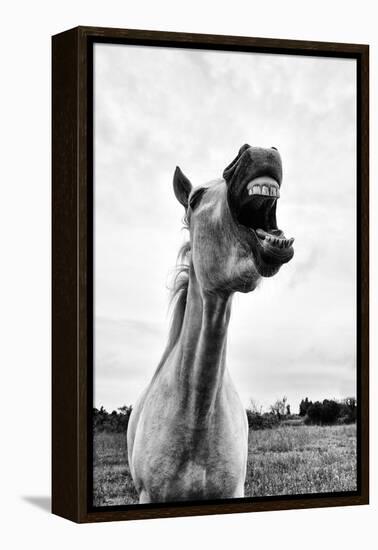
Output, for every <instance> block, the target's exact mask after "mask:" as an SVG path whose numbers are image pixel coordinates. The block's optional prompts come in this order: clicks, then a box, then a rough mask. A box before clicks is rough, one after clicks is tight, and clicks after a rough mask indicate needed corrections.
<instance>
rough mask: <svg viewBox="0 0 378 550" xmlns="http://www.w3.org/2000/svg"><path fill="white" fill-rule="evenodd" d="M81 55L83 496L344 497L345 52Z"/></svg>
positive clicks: (351, 230) (349, 268)
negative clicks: (87, 452) (87, 108)
mask: <svg viewBox="0 0 378 550" xmlns="http://www.w3.org/2000/svg"><path fill="white" fill-rule="evenodd" d="M93 69H94V83H93V124H94V144H93V145H94V164H93V174H94V186H93V190H94V200H93V205H94V206H93V208H94V212H93V214H94V216H93V217H94V250H93V252H94V272H93V282H94V304H93V311H94V320H93V358H94V364H93V409H92V418H91V423H92V437H93V456H92V468H93V471H92V474H93V494H92V503H93V506H94V507H110V506H129V505H135V506H138V505H140V504H156V503H157V504H161V503H182V502H204V501H209V502H214V501H222V500H229V499H254V498H264V497H272V496H276V497H279V496H285V497H287V496H298V495H317V494H322V495H325V494H340V493H342V494H347V493H350V494H351V493H353V492H355V491H356V490H357V427H356V418H357V411H358V406H359V403H358V401H357V378H358V371H357V361H356V355H357V352H356V350H357V347H356V342H357V329H356V320H357V311H356V296H357V293H356V284H357V281H356V269H357V265H356V242H357V239H356V210H357V198H356V196H357V193H356V170H357V158H356V136H357V127H356V116H357V113H356V89H357V81H356V60H355V59H347V58H336V57H334V58H333V57H321V56H318V57H316V56H314V57H311V56H300V55H281V54H273V53H269V54H262V53H242V52H231V51H215V50H214V51H212V50H201V49H186V48H169V47H150V46H149V47H145V46H133V45H127V44H107V43H96V44H95V45H94V58H93Z"/></svg>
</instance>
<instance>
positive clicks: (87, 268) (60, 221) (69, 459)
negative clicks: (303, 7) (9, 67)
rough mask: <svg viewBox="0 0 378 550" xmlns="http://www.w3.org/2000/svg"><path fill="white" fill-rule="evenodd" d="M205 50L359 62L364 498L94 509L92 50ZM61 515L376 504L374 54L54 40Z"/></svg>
mask: <svg viewBox="0 0 378 550" xmlns="http://www.w3.org/2000/svg"><path fill="white" fill-rule="evenodd" d="M104 42H108V43H114V44H132V45H141V46H145V47H148V46H162V47H169V48H192V49H193V48H197V49H211V50H226V51H238V52H259V53H277V54H288V55H299V56H323V57H337V58H353V59H355V60H356V62H357V128H358V131H357V265H358V270H357V271H358V273H357V289H358V290H357V293H358V301H357V333H358V345H357V357H358V373H357V400H358V404H359V406H358V418H357V446H358V452H357V457H358V458H357V469H358V479H357V491H355V492H350V493H328V494H326V493H324V494H317V495H301V496H298V495H295V496H274V497H259V498H252V499H234V500H224V501H214V502H210V501H203V502H196V503H192V502H181V503H169V504H164V505H161V504H159V505H155V504H154V505H152V504H145V505H129V506H107V507H102V508H99V507H97V508H95V507H93V506H92V504H91V502H92V498H91V494H92V493H91V491H92V483H93V479H92V463H91V456H92V418H91V414H92V396H93V346H92V344H93V45H94V44H95V43H104ZM52 119H53V123H52V142H53V149H52V511H53V513H55V514H57V515H59V516H62V517H65V518H68V519H70V520H72V521H75V522H79V523H82V522H97V521H113V520H129V519H145V518H157V517H160V518H162V517H176V516H191V515H206V514H224V513H236V512H257V511H265V510H287V509H293V508H295V509H299V508H317V507H325V506H347V505H359V504H368V502H369V183H368V182H369V47H368V46H367V45H361V44H341V43H326V42H309V41H299V40H279V39H266V38H250V37H240V36H220V35H204V34H188V33H171V32H158V31H147V30H129V29H111V28H97V27H77V28H74V29H71V30H68V31H65V32H62V33H60V34H57V35H55V36H54V37H53V38H52Z"/></svg>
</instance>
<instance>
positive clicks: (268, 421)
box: [247, 409, 280, 430]
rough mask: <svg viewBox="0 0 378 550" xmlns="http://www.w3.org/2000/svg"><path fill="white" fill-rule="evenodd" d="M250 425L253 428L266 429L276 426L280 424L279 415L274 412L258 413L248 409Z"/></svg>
mask: <svg viewBox="0 0 378 550" xmlns="http://www.w3.org/2000/svg"><path fill="white" fill-rule="evenodd" d="M247 419H248V426H249V427H250V428H252V430H266V429H271V428H275V427H276V426H278V425H279V423H280V420H279V418H278V416H277V415H275V414H273V413H264V414H261V413H258V412H255V411H251V410H250V409H247Z"/></svg>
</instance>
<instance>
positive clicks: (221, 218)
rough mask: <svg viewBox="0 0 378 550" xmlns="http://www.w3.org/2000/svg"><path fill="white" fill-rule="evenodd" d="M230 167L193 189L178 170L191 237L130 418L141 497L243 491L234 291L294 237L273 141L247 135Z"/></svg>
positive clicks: (281, 259)
mask: <svg viewBox="0 0 378 550" xmlns="http://www.w3.org/2000/svg"><path fill="white" fill-rule="evenodd" d="M223 176H224V178H223V179H219V180H216V181H213V182H210V183H208V184H206V185H205V186H202V187H196V188H194V189H193V187H192V185H191V183H190V181H189V180H188V179H187V178H186V177H185V176H184V174H183V173H182V172H181V170H180V169H179V168H176V172H175V175H174V182H173V184H174V191H175V195H176V197H177V199H178V200H179V201H180V203H181V204H182V205H183V206H184V208H185V210H186V221H187V226H188V229H189V232H190V241H189V242H188V243H187V245H185V246H184V248H183V250H182V251H181V261H182V262H183V263H184V265H183V266H181V268H180V270H179V273H178V276H177V278H176V285H175V296H176V300H177V301H176V305H175V310H174V314H173V321H172V326H171V331H170V335H169V339H168V344H167V347H166V350H165V352H164V354H163V357H162V359H161V361H160V364H159V365H158V367H157V370H156V372H155V374H154V376H153V379H152V381H151V382H150V384H149V386H148V387H147V389H146V390H145V391H144V393H143V394H142V396H141V397H140V398H139V400H138V402H137V404H136V405H135V407H134V410H133V412H132V414H131V417H130V422H129V427H128V453H129V465H130V470H131V475H132V477H133V480H134V483H135V486H136V489H137V491H138V493H139V498H140V502H141V503H146V502H167V501H171V502H172V501H180V500H199V499H221V498H233V497H243V496H244V482H245V475H246V465H247V449H248V424H247V418H246V412H245V409H244V407H243V405H242V403H241V401H240V399H239V396H238V394H237V392H236V389H235V388H234V385H233V383H232V381H231V378H230V375H229V373H228V370H227V368H226V340H227V328H228V323H229V319H230V312H231V301H232V296H233V294H234V292H237V291H239V292H250V291H252V290H254V289H255V288H256V286H257V284H258V281H259V279H260V278H261V277H270V276H272V275H274V274H275V273H277V272H278V270H279V268H280V267H281V265H282V264H284V263H286V262H288V261H289V260H290V259H291V258H292V257H293V254H294V251H293V247H292V243H293V240H294V239H286V238H285V237H284V234H283V232H282V231H281V230H279V229H278V228H277V223H276V205H277V200H278V198H279V196H280V188H281V181H282V164H281V158H280V155H279V153H278V151H277V150H276V149H275V148H271V149H263V148H259V147H250V146H249V145H244V146H243V147H242V148H241V149H240V151H239V153H238V155H237V157H236V158H235V159H234V161H233V162H232V163H231V164H230V165H229V166H228V167H227V168H226V169H225V171H224V173H223Z"/></svg>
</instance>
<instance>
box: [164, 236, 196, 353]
mask: <svg viewBox="0 0 378 550" xmlns="http://www.w3.org/2000/svg"><path fill="white" fill-rule="evenodd" d="M190 253H191V245H190V241H187V242H185V243H184V244H183V245H182V246H181V248H180V250H179V252H178V255H177V262H176V274H175V277H174V279H173V287H172V289H171V298H170V307H172V308H173V311H172V318H171V324H170V328H169V336H168V347H169V348H170V349H172V347H173V346H174V345H175V343H176V342H177V340H178V337H179V336H180V332H181V328H182V323H183V320H184V314H185V309H186V301H187V297H188V287H189V271H190V264H191V259H190Z"/></svg>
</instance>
